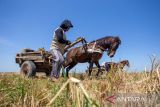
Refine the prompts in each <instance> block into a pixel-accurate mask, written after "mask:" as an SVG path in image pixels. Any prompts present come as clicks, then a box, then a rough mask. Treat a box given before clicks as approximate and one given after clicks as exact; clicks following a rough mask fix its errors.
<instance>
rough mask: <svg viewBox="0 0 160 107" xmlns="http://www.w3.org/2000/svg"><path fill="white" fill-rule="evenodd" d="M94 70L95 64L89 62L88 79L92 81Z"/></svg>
mask: <svg viewBox="0 0 160 107" xmlns="http://www.w3.org/2000/svg"><path fill="white" fill-rule="evenodd" d="M92 68H93V62H89V73H88V77H89V78H90V79H91V72H92Z"/></svg>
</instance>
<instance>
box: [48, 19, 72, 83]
mask: <svg viewBox="0 0 160 107" xmlns="http://www.w3.org/2000/svg"><path fill="white" fill-rule="evenodd" d="M72 27H73V25H72V23H71V21H70V20H64V21H63V22H62V23H61V24H60V26H59V27H58V28H57V29H56V30H55V31H54V35H53V40H52V43H51V47H50V51H51V54H52V56H53V63H52V71H51V80H53V77H55V78H56V79H58V78H59V75H60V70H61V67H62V64H63V62H64V57H63V54H64V53H65V50H64V48H65V46H66V45H69V44H71V42H70V41H69V40H67V39H66V35H65V33H66V32H67V31H69V29H70V28H72Z"/></svg>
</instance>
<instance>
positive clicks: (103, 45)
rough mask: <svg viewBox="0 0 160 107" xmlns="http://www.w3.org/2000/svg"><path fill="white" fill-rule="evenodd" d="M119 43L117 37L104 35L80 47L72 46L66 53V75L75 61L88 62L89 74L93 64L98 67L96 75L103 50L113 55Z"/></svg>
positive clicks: (110, 55)
mask: <svg viewBox="0 0 160 107" xmlns="http://www.w3.org/2000/svg"><path fill="white" fill-rule="evenodd" d="M119 44H121V40H120V38H119V37H112V36H109V37H104V38H101V39H98V40H96V41H92V42H90V43H88V44H85V45H83V46H80V47H76V48H72V49H71V50H69V51H68V53H67V55H66V60H65V62H64V67H65V68H66V75H67V77H68V72H69V70H70V69H72V68H73V67H74V66H75V65H76V64H77V63H85V62H88V63H89V74H88V76H89V77H90V76H91V72H92V67H93V64H95V65H96V66H97V67H98V72H97V74H96V76H98V75H99V73H100V72H101V70H100V64H99V60H100V59H101V57H102V55H103V52H104V51H107V52H108V53H107V54H108V56H109V57H113V56H114V55H115V53H116V50H117V48H118V47H119Z"/></svg>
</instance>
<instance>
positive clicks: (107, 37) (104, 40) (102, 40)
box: [90, 36, 121, 45]
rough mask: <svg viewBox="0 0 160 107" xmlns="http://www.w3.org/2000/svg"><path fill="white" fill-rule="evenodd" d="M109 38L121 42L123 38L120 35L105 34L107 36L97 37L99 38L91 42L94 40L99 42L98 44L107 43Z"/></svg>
mask: <svg viewBox="0 0 160 107" xmlns="http://www.w3.org/2000/svg"><path fill="white" fill-rule="evenodd" d="M109 38H114V39H115V41H116V42H119V44H121V40H120V38H119V37H118V36H105V37H102V38H100V39H97V40H94V41H91V42H90V43H93V42H95V41H96V42H97V44H100V45H101V44H104V43H105V44H106V42H107V41H106V39H109Z"/></svg>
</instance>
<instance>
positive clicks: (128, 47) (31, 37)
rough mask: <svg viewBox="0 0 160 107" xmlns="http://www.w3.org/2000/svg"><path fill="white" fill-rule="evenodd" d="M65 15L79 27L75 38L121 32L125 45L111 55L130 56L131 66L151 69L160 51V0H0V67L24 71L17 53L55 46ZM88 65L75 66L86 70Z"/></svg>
mask: <svg viewBox="0 0 160 107" xmlns="http://www.w3.org/2000/svg"><path fill="white" fill-rule="evenodd" d="M64 19H69V20H71V21H72V23H73V25H74V28H72V29H70V31H69V32H67V33H66V35H67V39H69V40H71V41H74V40H75V39H76V38H78V37H80V36H81V37H82V36H83V37H85V39H86V40H87V41H88V42H90V41H92V40H96V39H98V38H101V37H104V36H119V37H120V39H121V41H122V44H121V45H120V46H119V48H118V50H117V52H116V54H115V56H114V57H113V58H112V59H110V58H109V57H108V56H107V54H106V53H104V54H103V57H102V59H101V60H100V63H102V62H104V61H114V62H118V61H120V60H124V59H128V60H129V61H130V65H131V67H130V68H129V70H131V71H136V70H138V71H140V70H144V68H145V67H147V68H148V69H149V66H150V58H149V57H150V56H151V55H153V54H154V55H156V57H157V58H158V57H159V56H160V47H159V46H160V42H159V41H160V1H159V0H0V59H1V61H0V72H13V71H19V66H18V64H16V63H15V56H16V53H18V52H20V51H21V50H22V49H23V48H31V49H34V50H37V49H38V48H41V47H44V48H45V49H46V50H49V48H50V44H51V40H52V37H53V32H54V30H55V29H56V28H57V27H58V26H59V25H60V23H61V22H62V21H63V20H64ZM87 66H88V64H87V63H85V64H78V65H77V66H76V67H75V68H73V69H74V70H75V69H76V70H77V71H84V70H85V69H86V68H87Z"/></svg>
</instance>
